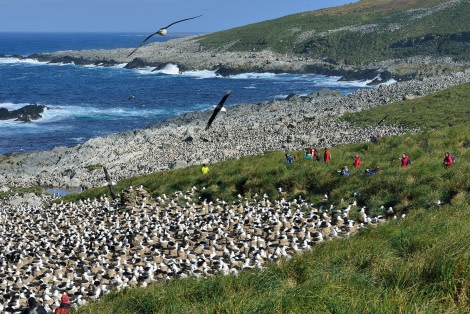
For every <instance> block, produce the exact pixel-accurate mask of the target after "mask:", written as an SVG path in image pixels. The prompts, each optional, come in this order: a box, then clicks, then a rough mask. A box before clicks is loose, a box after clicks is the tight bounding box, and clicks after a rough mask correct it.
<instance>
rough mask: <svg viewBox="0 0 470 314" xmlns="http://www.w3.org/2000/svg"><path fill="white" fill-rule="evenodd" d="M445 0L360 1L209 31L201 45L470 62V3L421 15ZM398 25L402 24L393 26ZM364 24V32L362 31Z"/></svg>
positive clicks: (358, 60)
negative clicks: (442, 58)
mask: <svg viewBox="0 0 470 314" xmlns="http://www.w3.org/2000/svg"><path fill="white" fill-rule="evenodd" d="M444 2H448V1H444V0H432V1H430V0H419V1H411V0H410V1H396V0H362V1H358V2H356V3H352V4H349V5H345V6H341V7H336V8H330V9H325V10H318V11H310V12H303V13H299V14H292V15H288V16H285V17H282V18H279V19H273V20H267V21H263V22H259V23H255V24H250V25H246V26H242V27H237V28H233V29H229V30H225V31H221V32H216V33H212V34H208V35H205V36H203V37H202V38H201V39H200V43H201V44H202V46H203V47H205V48H208V49H211V48H219V47H224V46H227V45H228V46H230V48H229V50H231V51H241V52H244V51H260V50H265V49H269V50H272V51H276V52H279V53H294V54H301V55H304V56H309V57H311V58H314V59H320V60H321V59H327V60H328V61H330V62H332V63H338V64H346V65H356V64H367V63H369V62H374V61H379V60H387V59H395V58H405V57H410V56H416V55H431V56H450V57H452V58H457V59H464V60H468V59H469V54H468V51H469V49H468V48H469V40H468V35H469V32H470V19H468V16H467V14H465V13H464V12H468V11H469V10H470V4H469V3H460V4H459V5H455V6H452V7H449V8H447V9H445V10H440V11H436V12H434V13H433V14H430V15H425V14H424V15H419V14H420V13H422V12H423V10H425V9H426V8H430V7H432V6H435V5H439V4H442V3H444ZM414 17H418V18H414ZM398 24H400V25H401V27H400V28H395V26H396V25H398ZM361 26H367V28H366V30H365V31H359V30H358V29H359V28H360V27H361ZM348 27H351V28H352V29H353V30H350V29H345V28H348ZM330 30H335V31H331V32H329V31H330ZM312 31H313V32H314V34H312V35H311V36H306V37H302V34H306V33H308V32H312ZM466 38H467V39H466Z"/></svg>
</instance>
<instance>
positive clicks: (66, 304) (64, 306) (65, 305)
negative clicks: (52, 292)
mask: <svg viewBox="0 0 470 314" xmlns="http://www.w3.org/2000/svg"><path fill="white" fill-rule="evenodd" d="M71 308H72V304H70V299H69V296H68V295H67V293H64V294H63V295H62V297H61V298H60V306H59V307H58V308H56V309H55V312H54V314H63V313H68V312H69V310H70V309H71Z"/></svg>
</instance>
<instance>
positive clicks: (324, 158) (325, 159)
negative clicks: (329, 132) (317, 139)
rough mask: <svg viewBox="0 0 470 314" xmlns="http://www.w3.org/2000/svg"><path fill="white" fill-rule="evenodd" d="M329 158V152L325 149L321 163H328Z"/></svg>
mask: <svg viewBox="0 0 470 314" xmlns="http://www.w3.org/2000/svg"><path fill="white" fill-rule="evenodd" d="M330 158H331V152H330V150H329V149H328V148H325V153H324V154H323V161H324V162H329V161H330Z"/></svg>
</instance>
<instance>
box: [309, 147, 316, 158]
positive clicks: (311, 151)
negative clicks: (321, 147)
mask: <svg viewBox="0 0 470 314" xmlns="http://www.w3.org/2000/svg"><path fill="white" fill-rule="evenodd" d="M310 155H312V159H315V157H317V151H316V150H315V148H314V147H313V146H310Z"/></svg>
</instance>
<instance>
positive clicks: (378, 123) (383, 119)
mask: <svg viewBox="0 0 470 314" xmlns="http://www.w3.org/2000/svg"><path fill="white" fill-rule="evenodd" d="M388 116H389V115H386V116H385V117H383V118H382V120H380V121H379V122H377V125H380V123H382V122H384V121H385V119H387V117H388Z"/></svg>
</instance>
